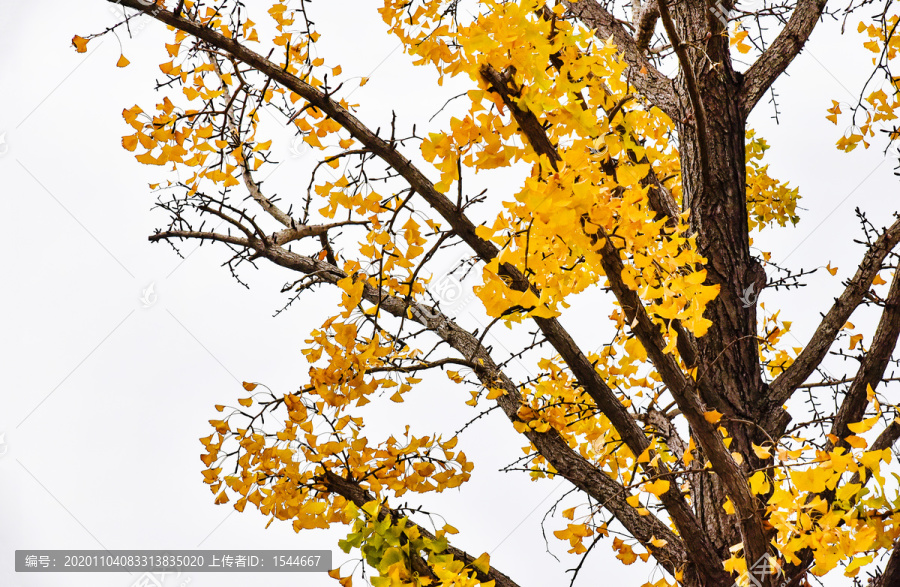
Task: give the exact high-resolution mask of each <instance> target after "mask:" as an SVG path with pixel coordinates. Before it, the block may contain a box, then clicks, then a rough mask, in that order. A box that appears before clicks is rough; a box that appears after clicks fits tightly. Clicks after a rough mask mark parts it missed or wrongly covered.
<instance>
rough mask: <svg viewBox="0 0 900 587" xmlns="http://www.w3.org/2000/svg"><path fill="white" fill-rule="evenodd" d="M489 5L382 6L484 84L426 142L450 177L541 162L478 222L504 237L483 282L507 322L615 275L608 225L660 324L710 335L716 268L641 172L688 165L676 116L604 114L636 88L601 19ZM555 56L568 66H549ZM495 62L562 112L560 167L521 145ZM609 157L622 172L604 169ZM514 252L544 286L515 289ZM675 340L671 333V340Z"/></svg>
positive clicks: (524, 89)
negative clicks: (454, 22)
mask: <svg viewBox="0 0 900 587" xmlns="http://www.w3.org/2000/svg"><path fill="white" fill-rule="evenodd" d="M483 4H484V8H485V12H484V13H482V14H481V15H480V16H479V17H478V18H477V19H476V20H474V21H473V22H471V23H469V24H466V25H460V26H459V27H458V28H456V29H452V28H451V27H449V26H448V25H446V24H440V15H441V14H442V13H441V11H440V10H439V9H438V7H437V6H436V5H432V6H428V5H425V4H423V5H422V6H419V7H418V8H417V9H416V10H415V11H413V13H414V15H415V16H414V18H415V21H416V25H415V26H414V27H413V26H409V25H408V22H407V20H405V19H404V18H405V17H403V16H402V15H401V12H403V14H406V12H405V10H402V11H401V3H395V4H392V3H390V2H388V3H387V4H386V6H385V9H384V10H383V11H382V14H383V16H384V17H385V20H386V21H387V22H388V23H389V24H391V25H392V30H393V31H394V32H395V33H396V34H398V35H399V36H400V37H401V39H403V40H404V42H405V43H412V42H415V43H417V44H416V45H415V46H411V47H409V51H410V52H412V53H414V54H415V55H416V56H418V57H420V61H421V63H430V64H433V65H435V66H437V67H438V68H439V69H440V71H441V73H442V74H444V73H446V74H450V75H456V74H457V73H461V72H464V73H467V74H468V75H469V76H470V77H471V78H472V79H473V81H475V82H476V83H477V84H478V85H479V86H480V89H479V90H476V91H470V92H469V93H468V97H469V99H470V101H471V106H470V108H469V113H468V114H467V115H466V116H465V117H463V118H462V119H460V118H454V119H452V120H451V122H450V129H449V131H445V132H442V133H432V134H431V135H429V136H428V138H427V139H426V140H424V141H423V143H422V155H423V157H424V158H425V159H426V160H428V161H430V162H432V163H433V164H434V165H435V167H436V168H437V169H438V171H439V172H440V174H441V177H440V181H439V182H438V184H437V187H438V189H439V190H444V191H446V190H449V189H450V187H451V185H452V183H453V182H455V181H457V179H458V172H459V167H460V164H461V165H462V166H463V167H470V168H472V169H473V170H475V171H476V172H478V171H482V170H487V169H493V168H496V167H497V166H500V165H510V164H512V163H514V162H516V161H522V162H525V163H528V164H530V165H531V166H532V173H531V176H530V177H528V178H526V180H525V183H524V185H523V186H522V188H521V189H520V190H519V191H518V192H517V193H516V194H515V200H514V201H510V202H506V203H505V204H504V208H505V212H504V213H503V214H501V215H499V216H498V217H497V218H496V220H495V221H494V223H493V224H492V225H487V226H482V227H479V229H478V231H477V234H478V235H479V236H480V237H482V238H484V239H486V240H490V241H492V242H494V243H495V244H497V245H498V246H499V248H500V249H501V253H500V255H499V256H498V258H496V259H495V260H494V261H493V262H492V263H489V264H488V265H487V266H486V267H485V268H484V284H483V286H481V287H480V288H478V290H477V295H478V297H479V298H480V299H481V300H482V302H483V303H484V305H485V309H486V311H487V313H488V315H489V316H492V317H499V316H504V317H505V318H506V319H507V320H508V321H519V320H521V319H523V318H524V317H525V316H534V317H546V318H548V317H553V316H557V315H559V314H560V313H561V312H562V310H563V309H564V308H565V307H566V302H565V298H566V297H567V296H569V295H571V294H574V293H579V292H581V291H584V290H585V289H586V288H588V287H589V286H591V285H595V284H597V283H599V282H600V281H601V280H602V278H603V276H604V272H603V269H602V267H601V263H600V254H599V252H598V249H599V248H601V247H602V246H603V245H604V244H605V240H604V239H598V237H597V233H598V229H602V230H604V231H605V232H606V233H609V234H615V235H616V240H615V242H614V243H613V245H614V246H615V247H616V248H617V249H619V250H620V254H621V256H622V257H623V261H624V262H625V264H626V270H625V272H624V274H623V278H624V280H625V282H626V284H627V285H628V287H630V288H632V289H634V290H635V291H638V292H639V293H640V294H641V295H642V296H644V297H645V299H647V300H648V302H649V305H648V307H649V310H650V311H651V313H652V315H654V316H655V317H657V318H658V320H659V323H660V327H661V328H662V329H663V330H664V331H665V330H666V325H667V323H668V322H669V321H671V320H672V319H679V320H681V321H682V322H683V323H684V324H685V325H686V326H687V328H688V329H689V330H692V331H693V332H694V333H695V334H696V335H698V336H702V335H703V334H704V333H705V332H706V329H707V328H708V327H709V322H708V321H707V320H706V319H705V318H703V316H702V314H703V310H704V308H705V305H706V303H707V302H708V301H709V300H710V299H712V298H713V297H714V296H715V295H716V294H717V292H718V290H717V289H716V288H715V287H710V286H706V285H704V281H705V273H704V272H703V271H702V270H699V269H698V267H699V265H700V264H701V263H702V262H703V259H702V258H701V257H699V256H698V255H697V254H696V252H695V247H694V243H693V240H692V238H690V237H687V236H685V235H686V234H687V229H686V226H685V225H684V218H680V219H678V220H679V224H678V226H677V227H676V228H668V227H666V226H665V221H664V220H663V219H657V218H656V217H655V214H654V213H653V212H652V211H651V210H650V209H649V206H648V203H647V202H648V200H647V189H648V188H647V187H646V186H642V185H641V183H640V180H641V179H642V178H643V177H644V176H645V175H646V174H647V173H648V172H649V171H650V167H649V165H647V164H643V165H642V164H636V163H633V162H632V159H634V160H637V161H639V160H640V159H641V158H642V157H643V156H644V155H647V156H648V158H649V159H650V160H651V161H655V162H659V163H658V164H656V163H655V164H654V165H656V166H657V167H655V168H654V169H655V170H656V171H657V173H660V174H662V173H666V172H668V171H671V170H673V169H676V168H677V162H676V161H677V157H676V156H675V155H676V153H675V152H674V150H673V149H672V148H671V146H670V145H669V142H668V138H667V136H668V133H670V132H671V128H672V127H671V122H670V121H668V119H666V117H665V116H664V115H662V113H660V112H659V111H657V110H655V109H651V110H647V109H645V108H643V107H641V106H640V105H638V106H636V107H634V108H622V109H620V110H619V111H618V114H617V116H616V119H615V120H613V121H610V120H608V119H607V118H605V117H602V116H600V117H598V116H596V115H595V114H594V113H595V112H597V111H602V110H603V109H605V110H607V111H614V110H616V108H615V105H616V104H617V103H619V102H620V101H621V100H622V99H623V98H624V97H625V95H626V93H627V92H628V87H627V84H626V82H625V79H624V76H623V75H622V73H623V71H624V68H625V64H624V62H622V61H621V60H620V59H619V58H618V55H617V50H616V48H615V46H613V45H611V44H605V45H604V44H597V43H596V41H595V40H594V39H593V37H592V36H591V34H590V31H587V30H585V29H583V28H580V27H577V26H575V25H573V24H572V23H570V22H568V21H556V22H553V23H551V22H549V21H548V20H546V19H543V18H539V17H538V16H537V15H536V12H537V10H538V8H540V7H541V6H543V4H544V3H543V2H535V1H532V2H522V3H501V2H485V3H483ZM548 6H549V5H548ZM402 8H405V3H404V5H403V6H402ZM558 8H560V7H559V6H556V7H555V8H554V9H558ZM428 19H432V20H433V21H435V22H434V28H429V27H428V26H427V22H428ZM423 21H424V22H423ZM426 31H427V33H426ZM451 47H452V49H451ZM554 59H555V60H558V61H559V62H560V66H559V68H558V70H556V69H554V70H548V68H547V63H548V62H551V61H552V60H554ZM483 65H490V66H491V67H493V68H494V69H496V70H497V71H506V72H514V83H515V86H516V88H519V89H520V92H519V95H518V97H517V100H516V102H517V106H518V107H519V108H522V109H526V110H531V111H533V112H534V113H535V114H536V115H538V116H539V118H541V119H543V120H546V121H547V122H548V123H549V124H548V125H547V133H548V137H549V138H550V140H551V142H553V143H555V144H557V145H558V151H559V155H560V157H561V159H562V161H561V162H560V164H559V166H558V169H555V170H554V169H552V168H551V165H550V162H549V161H548V160H546V159H543V160H542V159H541V158H540V157H538V156H537V155H536V153H535V152H534V151H533V150H531V149H530V147H527V146H524V145H523V144H522V138H521V137H520V136H518V135H517V133H516V132H515V131H516V128H517V125H516V123H515V121H514V120H513V119H512V118H511V117H510V116H508V115H505V114H504V113H505V112H506V108H505V106H504V105H503V103H502V101H501V99H500V98H499V97H498V96H497V95H496V94H495V93H492V92H490V91H488V88H487V86H486V85H485V82H484V81H483V80H482V78H481V75H480V73H479V72H480V68H481V67H482V66H483ZM626 101H627V100H626ZM636 136H640V137H641V139H642V141H641V142H638V141H637V140H636V139H635V137H636ZM606 163H612V165H613V168H614V169H615V171H614V172H609V173H608V171H609V169H607V170H606V171H604V164H606ZM579 226H580V227H581V230H578V229H576V230H573V227H579ZM502 263H507V264H510V265H513V266H515V267H517V268H518V269H519V270H520V271H522V272H523V273H524V274H525V275H528V276H529V278H530V279H531V281H532V283H533V284H534V285H535V286H537V287H538V288H539V290H540V292H541V293H540V296H537V295H535V294H534V293H533V292H531V291H525V292H521V291H515V290H512V289H510V288H509V287H508V284H507V283H506V282H505V281H504V280H503V279H502V278H501V277H500V276H499V275H498V273H499V265H500V264H502ZM674 343H675V341H674V338H672V337H670V348H669V349H667V350H670V349H671V348H674Z"/></svg>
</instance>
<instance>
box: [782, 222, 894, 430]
mask: <svg viewBox="0 0 900 587" xmlns="http://www.w3.org/2000/svg"><path fill="white" fill-rule="evenodd" d="M898 243H900V219H898V220H896V221H895V222H894V223H893V224H892V225H891V226H890V228H888V229H887V230H886V231H885V232H884V233H883V234H881V235H880V236H879V237H878V239H877V240H876V241H875V242H874V243H873V244H872V246H871V247H870V248H869V250H868V251H867V252H866V255H865V257H864V258H863V260H862V263H860V265H859V269H857V271H856V275H854V276H853V279H851V280H850V282H849V283H848V284H847V287H846V289H844V292H843V293H842V294H841V295H840V297H839V298H837V300H835V303H834V305H833V306H832V307H831V309H830V310H829V311H828V314H826V315H825V318H824V319H823V320H822V322H821V323H820V324H819V327H818V328H816V332H815V333H814V334H813V336H812V338H811V339H810V341H809V343H808V344H807V345H806V347H805V348H804V349H803V351H802V352H801V353H800V355H799V356H798V357H797V359H796V360H795V361H794V362H793V364H791V366H790V367H788V368H787V370H785V372H784V373H782V374H781V375H779V376H778V377H777V378H776V379H775V381H773V382H772V384H771V385H770V386H769V392H768V394H767V396H766V402H767V403H768V408H767V410H766V411H767V412H768V414H767V424H766V428H767V429H769V431H770V432H771V431H772V425H773V423H774V422H777V421H778V420H779V419H781V418H779V416H780V412H781V411H782V407H781V406H782V405H783V404H784V403H785V402H786V401H787V400H788V398H790V397H791V395H792V394H793V393H794V391H795V390H796V389H797V387H798V386H799V385H800V384H801V383H803V382H804V381H806V378H807V377H809V376H810V375H811V374H812V373H813V371H815V369H816V367H818V366H819V363H821V362H822V359H824V358H825V355H826V354H827V353H828V349H829V348H830V347H831V345H832V343H833V342H834V340H835V337H836V336H837V334H838V332H840V330H841V328H843V326H844V324H845V323H846V322H847V319H848V318H850V315H851V314H852V313H853V311H854V310H856V308H857V307H858V306H859V304H860V303H861V302H862V300H863V298H864V297H865V295H866V293H867V292H868V291H869V288H870V287H871V286H872V280H874V279H875V276H876V275H878V272H879V271H880V270H881V264H882V262H883V261H884V259H885V258H886V257H887V256H888V253H890V252H891V250H893V248H894V247H895V246H897V244H898ZM781 420H782V421H783V419H781Z"/></svg>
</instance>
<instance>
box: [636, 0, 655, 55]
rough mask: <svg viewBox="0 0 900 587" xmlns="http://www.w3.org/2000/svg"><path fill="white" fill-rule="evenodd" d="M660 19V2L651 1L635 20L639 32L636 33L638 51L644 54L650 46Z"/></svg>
mask: <svg viewBox="0 0 900 587" xmlns="http://www.w3.org/2000/svg"><path fill="white" fill-rule="evenodd" d="M658 19H659V2H658V0H649V2H647V3H646V4H645V5H644V7H643V8H642V9H641V13H640V15H638V17H637V18H636V19H635V24H636V25H637V27H636V28H637V31H636V32H635V33H634V42H635V43H636V44H637V48H638V51H641V52H644V51H646V50H647V47H649V46H650V39H652V38H653V31H654V29H655V28H656V21H657V20H658Z"/></svg>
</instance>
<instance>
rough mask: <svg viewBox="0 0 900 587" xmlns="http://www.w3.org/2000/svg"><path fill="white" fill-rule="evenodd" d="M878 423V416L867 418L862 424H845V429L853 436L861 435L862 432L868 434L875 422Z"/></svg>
mask: <svg viewBox="0 0 900 587" xmlns="http://www.w3.org/2000/svg"><path fill="white" fill-rule="evenodd" d="M877 421H878V416H872V417H871V418H867V419H865V420H863V421H862V422H854V423H853V424H847V428H848V429H849V430H850V432H852V433H854V434H862V433H863V432H868V431H869V430H871V429H872V426H874V425H875V422H877Z"/></svg>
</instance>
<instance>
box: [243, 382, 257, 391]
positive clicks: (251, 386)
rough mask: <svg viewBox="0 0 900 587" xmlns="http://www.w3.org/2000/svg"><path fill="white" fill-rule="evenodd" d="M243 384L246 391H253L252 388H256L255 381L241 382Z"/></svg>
mask: <svg viewBox="0 0 900 587" xmlns="http://www.w3.org/2000/svg"><path fill="white" fill-rule="evenodd" d="M243 385H244V389H246V390H247V391H253V390H254V389H256V383H247V382H246V381H245V382H244V383H243Z"/></svg>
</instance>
